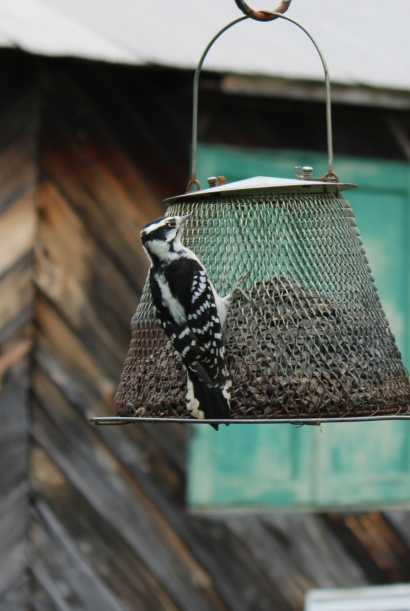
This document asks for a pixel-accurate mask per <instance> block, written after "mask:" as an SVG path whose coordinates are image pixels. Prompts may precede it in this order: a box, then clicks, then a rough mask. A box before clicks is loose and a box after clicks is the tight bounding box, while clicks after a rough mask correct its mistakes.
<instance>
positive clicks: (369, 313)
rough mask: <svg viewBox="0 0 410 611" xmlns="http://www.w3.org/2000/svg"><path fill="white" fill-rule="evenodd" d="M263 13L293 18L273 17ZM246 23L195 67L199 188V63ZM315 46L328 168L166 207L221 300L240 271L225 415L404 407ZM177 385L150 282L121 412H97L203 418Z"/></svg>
mask: <svg viewBox="0 0 410 611" xmlns="http://www.w3.org/2000/svg"><path fill="white" fill-rule="evenodd" d="M271 15H274V16H275V18H276V17H280V18H283V19H287V20H288V21H292V22H293V23H296V22H294V21H293V20H291V19H289V18H288V17H285V16H284V15H282V14H280V13H272V14H271ZM246 18H247V17H242V18H241V19H239V20H236V21H235V22H233V23H232V24H229V26H227V27H226V28H224V30H222V31H221V32H220V33H219V34H218V35H217V36H216V37H215V38H214V39H213V41H211V43H210V45H209V46H208V47H207V49H206V51H205V53H204V55H203V56H202V58H201V61H200V64H199V66H198V70H197V74H196V76H195V95H194V130H193V135H194V137H193V173H192V181H191V183H190V185H189V187H191V185H192V183H196V184H197V186H198V187H199V184H198V181H197V179H196V168H195V162H196V106H195V105H197V85H198V77H199V71H200V69H201V67H202V63H203V61H204V59H205V56H206V54H207V52H208V51H209V49H210V47H211V46H212V44H213V42H215V40H216V39H217V38H218V37H219V35H220V34H221V33H223V32H224V31H226V29H228V28H229V27H231V26H232V25H234V24H235V23H238V22H239V21H242V20H243V19H246ZM296 25H298V26H299V27H301V28H302V29H303V30H304V28H303V27H302V26H300V24H297V23H296ZM304 31H305V32H306V30H304ZM308 35H309V36H310V34H308ZM312 40H313V39H312ZM313 42H314V41H313ZM314 44H315V46H316V48H317V49H318V47H317V45H316V43H315V42H314ZM318 51H319V53H320V50H319V49H318ZM320 55H321V58H322V62H323V65H324V68H325V75H326V85H327V93H328V96H327V118H328V149H329V172H328V174H327V175H326V177H324V178H323V179H312V178H311V168H303V169H302V168H296V179H293V180H290V179H279V178H267V177H258V178H252V179H248V180H242V181H239V182H235V183H231V184H224V180H223V179H219V180H218V179H216V178H214V179H212V180H211V182H210V184H211V185H212V186H211V187H210V188H208V189H205V190H202V191H201V190H197V191H194V192H188V193H186V194H184V195H181V196H177V197H173V198H170V199H168V200H166V202H165V203H166V205H167V215H169V216H177V215H178V216H183V215H185V214H188V213H190V214H191V215H192V216H191V218H190V219H189V221H188V222H187V223H186V228H185V231H184V234H183V240H182V241H183V244H184V246H187V247H188V248H189V249H190V250H192V251H193V252H195V254H196V255H197V256H198V258H199V259H200V261H201V262H202V263H203V265H204V266H205V268H206V270H207V273H208V276H209V278H210V280H211V281H212V283H213V284H214V286H215V288H216V290H217V291H218V293H219V294H220V295H221V296H224V295H227V294H229V293H230V292H231V290H232V288H233V287H234V286H235V284H236V282H237V280H238V278H239V277H241V276H242V275H243V274H245V273H246V274H247V275H246V277H245V279H244V280H243V282H242V285H241V286H242V291H237V292H236V293H235V296H234V299H233V302H232V306H231V308H230V310H229V313H228V318H227V323H226V327H225V330H224V342H225V349H226V360H227V366H228V371H229V373H230V376H231V379H232V388H231V420H230V421H229V422H231V423H234V422H289V421H292V422H317V421H321V422H323V421H326V420H339V419H344V420H350V419H372V418H373V419H374V418H383V417H389V418H392V417H403V418H404V417H406V415H409V414H410V385H409V379H408V377H407V373H406V370H405V368H404V366H403V363H402V361H401V355H400V352H399V350H398V348H397V346H396V343H395V339H394V336H393V334H392V333H391V331H390V328H389V324H388V321H387V319H386V316H385V314H384V312H383V309H382V306H381V303H380V299H379V297H378V294H377V290H376V286H375V284H374V279H373V277H372V274H371V270H370V267H369V265H368V260H367V258H366V253H365V251H364V248H363V243H362V240H361V238H360V235H359V231H358V229H357V227H356V222H355V219H354V215H353V212H352V209H351V207H350V205H349V203H348V201H347V200H346V199H345V197H344V196H343V195H342V192H344V191H347V190H349V189H352V188H354V187H355V185H352V184H347V183H341V182H339V181H338V178H337V176H336V175H335V174H334V172H333V171H332V161H333V160H332V156H333V155H332V144H331V115H330V97H329V80H328V73H327V68H326V63H325V61H324V58H323V55H322V54H321V53H320ZM186 380H187V378H186V371H185V370H184V368H183V366H182V360H181V357H180V356H179V354H177V353H176V352H175V351H174V349H173V347H172V345H171V343H170V341H169V339H168V338H167V337H166V335H165V334H164V332H163V330H162V328H160V326H159V324H158V321H157V316H156V312H155V310H154V307H153V304H152V298H151V294H150V289H149V284H148V282H147V283H146V285H145V288H144V291H143V295H142V299H141V302H140V304H139V306H138V308H137V311H136V313H135V315H134V317H133V320H132V341H131V345H130V349H129V352H128V356H127V358H126V361H125V364H124V369H123V373H122V376H121V381H120V385H119V388H118V390H117V394H116V397H115V403H116V408H117V415H118V417H117V418H105V419H104V418H98V419H94V421H98V422H97V423H111V422H113V421H124V422H127V421H140V420H145V421H147V420H152V421H157V420H158V421H170V420H171V421H173V422H186V421H187V420H189V421H190V422H199V421H197V420H194V419H192V416H191V413H190V412H189V411H188V410H187V407H186V390H187V387H186V384H187V381H186ZM202 422H204V421H202ZM205 422H206V421H205ZM208 422H209V421H208Z"/></svg>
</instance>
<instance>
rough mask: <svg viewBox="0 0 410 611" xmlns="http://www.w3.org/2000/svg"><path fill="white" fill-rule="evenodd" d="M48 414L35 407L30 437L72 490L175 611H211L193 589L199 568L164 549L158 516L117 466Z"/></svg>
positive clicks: (99, 447)
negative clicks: (128, 550) (120, 539)
mask: <svg viewBox="0 0 410 611" xmlns="http://www.w3.org/2000/svg"><path fill="white" fill-rule="evenodd" d="M50 416H51V414H50V413H48V417H46V416H45V415H44V414H43V412H42V410H41V409H39V408H36V410H35V419H34V431H33V432H34V436H35V439H36V441H37V442H38V443H39V444H40V445H41V446H42V447H43V448H44V449H45V450H46V451H47V453H48V454H49V455H50V456H51V457H52V459H53V461H54V462H55V463H56V464H57V465H58V467H59V468H60V469H61V470H62V471H63V473H64V474H65V476H66V477H67V478H68V479H69V480H70V482H71V483H72V484H73V486H75V488H76V489H77V490H78V491H79V492H80V494H81V495H82V496H83V497H84V498H86V499H87V501H88V503H89V504H90V505H91V506H92V507H93V509H94V510H95V511H98V513H99V514H100V515H101V516H102V517H103V518H104V519H105V520H106V521H107V523H108V524H109V525H110V526H111V527H112V528H115V529H116V531H117V533H118V535H119V536H121V537H123V539H124V541H126V542H127V543H128V545H129V546H130V547H131V548H132V549H133V551H134V553H135V554H136V555H137V557H138V558H139V559H140V560H141V561H142V562H143V564H145V566H146V567H147V568H148V569H149V571H150V572H151V573H152V575H153V576H154V577H155V579H156V580H157V581H158V582H159V583H160V584H161V585H162V586H163V587H165V589H166V591H167V592H168V593H169V595H170V596H171V597H172V598H173V600H174V601H175V602H176V603H177V605H178V606H179V607H180V608H181V610H183V611H185V610H186V611H191V609H196V610H198V611H209V610H210V609H211V608H214V607H213V605H212V606H211V605H210V604H209V603H208V602H207V600H206V598H205V597H204V596H203V595H202V592H201V591H200V590H199V589H198V588H196V587H195V585H194V583H195V579H193V576H194V574H195V573H194V574H190V572H191V571H192V569H194V570H195V571H196V572H197V573H198V571H199V567H192V568H191V571H190V567H187V566H185V565H184V558H183V557H182V558H181V557H179V556H178V555H177V554H176V549H175V547H174V549H172V548H171V547H169V541H166V540H165V539H164V537H163V535H164V532H163V529H162V528H159V527H160V526H161V522H160V521H158V514H157V516H155V514H153V512H152V507H151V513H148V512H147V508H146V507H144V502H143V501H144V499H143V497H142V496H141V495H139V496H138V500H137V498H135V496H134V495H135V493H136V491H135V489H134V490H132V489H131V488H130V487H129V482H127V481H126V480H124V477H123V473H122V472H121V471H120V470H119V465H118V464H116V463H115V462H114V461H113V460H112V458H111V457H110V456H109V455H108V454H107V453H106V452H105V451H104V447H103V445H102V444H99V443H97V444H96V441H95V439H93V438H92V436H90V437H88V433H87V431H86V430H85V429H84V428H78V427H74V424H73V422H71V423H69V421H66V422H65V424H64V426H61V420H60V419H59V420H57V421H56V423H54V424H52V423H51V422H50V420H49V417H50ZM66 417H67V416H66ZM57 422H58V423H59V429H57V428H56V424H57ZM84 434H87V438H88V439H87V441H86V442H85V441H82V440H81V438H80V435H81V437H83V436H84ZM198 575H201V573H198Z"/></svg>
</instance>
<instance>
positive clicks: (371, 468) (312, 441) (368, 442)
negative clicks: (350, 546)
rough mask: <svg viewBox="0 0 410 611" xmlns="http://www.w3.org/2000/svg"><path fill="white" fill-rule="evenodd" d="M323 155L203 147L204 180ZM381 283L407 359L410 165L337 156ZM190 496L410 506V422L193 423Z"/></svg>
mask: <svg viewBox="0 0 410 611" xmlns="http://www.w3.org/2000/svg"><path fill="white" fill-rule="evenodd" d="M326 164H327V160H326V156H325V155H322V154H317V153H309V152H303V151H302V152H300V151H264V150H257V151H255V150H246V149H242V148H235V147H225V146H211V145H204V144H200V146H199V151H198V168H199V178H200V180H201V182H202V184H203V185H204V184H206V178H207V177H208V176H215V175H224V176H225V177H226V179H227V181H228V182H232V181H235V180H241V179H244V178H250V177H252V176H280V177H289V178H293V177H294V167H295V166H296V165H302V166H303V165H312V166H313V167H314V175H317V176H320V175H323V174H324V173H325V172H326ZM335 167H336V171H337V172H338V174H339V176H340V178H341V180H342V181H344V182H354V183H356V184H358V185H359V188H358V189H357V190H355V191H348V192H346V193H345V196H346V197H347V199H348V200H349V202H350V204H351V205H352V208H353V211H354V213H355V217H356V221H357V225H358V228H359V231H360V234H361V236H362V239H363V243H364V247H365V249H366V253H367V256H368V259H369V262H370V267H371V269H372V272H373V275H374V277H375V281H376V285H377V288H378V291H379V295H380V298H381V301H382V305H383V308H384V310H385V312H386V314H387V317H388V319H389V322H390V326H391V329H392V331H393V333H394V334H395V336H396V340H397V344H398V346H399V348H400V350H401V352H402V355H403V360H404V363H405V365H406V366H407V367H409V364H410V256H409V255H410V164H407V163H405V162H392V161H382V160H370V159H361V158H357V159H356V158H352V157H351V158H347V157H342V158H337V160H336V166H335ZM191 429H192V435H191V436H190V443H189V476H188V502H189V505H190V506H191V508H193V509H197V510H236V511H240V510H243V511H259V510H262V511H263V510H269V509H272V508H283V509H298V508H299V509H300V508H315V509H323V508H343V507H375V506H380V505H395V504H403V503H404V504H406V503H410V423H407V422H403V421H388V422H365V423H340V424H339V423H336V424H325V425H323V426H322V427H320V428H319V427H316V426H303V427H297V426H292V425H285V424H277V425H274V424H267V425H231V426H229V427H220V430H219V431H218V432H216V431H214V430H213V429H212V428H211V427H207V426H191Z"/></svg>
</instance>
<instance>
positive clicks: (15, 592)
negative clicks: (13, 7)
mask: <svg viewBox="0 0 410 611" xmlns="http://www.w3.org/2000/svg"><path fill="white" fill-rule="evenodd" d="M0 73H1V74H3V77H4V81H5V82H6V83H7V85H8V86H7V87H4V88H3V87H2V96H1V102H0V295H1V299H0V390H1V392H0V464H1V475H0V608H1V609H2V610H4V611H14V610H17V609H21V608H23V607H24V605H25V604H26V602H27V600H28V595H29V590H28V578H29V576H28V573H27V568H28V563H27V558H28V554H29V548H28V542H27V527H28V515H29V505H28V503H29V482H28V424H29V416H28V388H29V371H28V364H29V356H28V355H29V351H30V349H31V346H32V341H33V329H32V322H33V307H32V306H33V284H32V277H33V249H34V240H35V224H36V211H35V207H36V203H35V187H36V175H37V170H36V164H35V144H36V129H37V122H36V114H37V112H36V111H37V97H36V92H35V89H34V83H33V81H32V79H31V78H27V75H26V73H25V72H24V71H21V70H19V67H18V66H16V69H15V71H14V72H13V74H12V71H9V67H8V66H7V64H6V63H5V62H4V58H3V61H1V59H0Z"/></svg>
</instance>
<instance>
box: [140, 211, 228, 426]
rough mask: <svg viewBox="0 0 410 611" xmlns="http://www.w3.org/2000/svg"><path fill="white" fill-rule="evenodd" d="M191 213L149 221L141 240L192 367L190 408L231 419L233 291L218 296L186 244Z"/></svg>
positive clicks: (172, 335) (162, 318)
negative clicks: (228, 356) (228, 330)
mask: <svg viewBox="0 0 410 611" xmlns="http://www.w3.org/2000/svg"><path fill="white" fill-rule="evenodd" d="M190 216H191V215H190V214H186V215H185V216H169V217H161V218H157V219H154V220H152V221H150V222H149V223H148V224H147V225H146V226H145V227H144V228H143V230H142V231H141V241H142V245H143V247H144V250H145V252H146V253H147V255H148V258H149V259H150V261H151V268H150V273H149V280H150V287H151V293H152V299H153V302H154V306H155V309H156V312H157V316H158V319H159V322H160V324H161V326H162V328H163V329H164V331H165V333H166V335H167V336H168V337H169V339H170V340H171V343H172V345H173V347H174V348H175V350H176V351H177V352H179V354H180V355H181V357H182V361H183V364H184V366H185V368H186V370H187V374H188V375H187V407H188V409H189V410H190V411H191V413H192V415H193V416H194V417H195V418H200V419H204V418H206V419H228V418H229V417H230V409H229V408H230V406H229V401H230V393H229V388H230V387H231V385H232V383H231V380H230V378H229V375H228V371H227V366H226V361H225V355H224V345H223V338H222V330H223V327H224V324H225V321H226V316H227V311H228V308H229V304H230V299H231V295H228V296H227V297H225V298H222V297H220V296H219V295H218V293H217V292H216V290H215V288H214V287H213V285H212V283H211V282H210V280H209V278H208V276H207V273H206V271H205V269H204V267H203V265H202V263H201V262H200V261H199V259H198V257H197V256H196V255H195V254H194V253H193V252H192V251H191V250H189V249H188V248H185V246H183V245H182V243H181V236H182V231H183V227H184V225H185V223H186V221H187V220H188V219H189V217H190ZM215 428H217V426H215Z"/></svg>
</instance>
